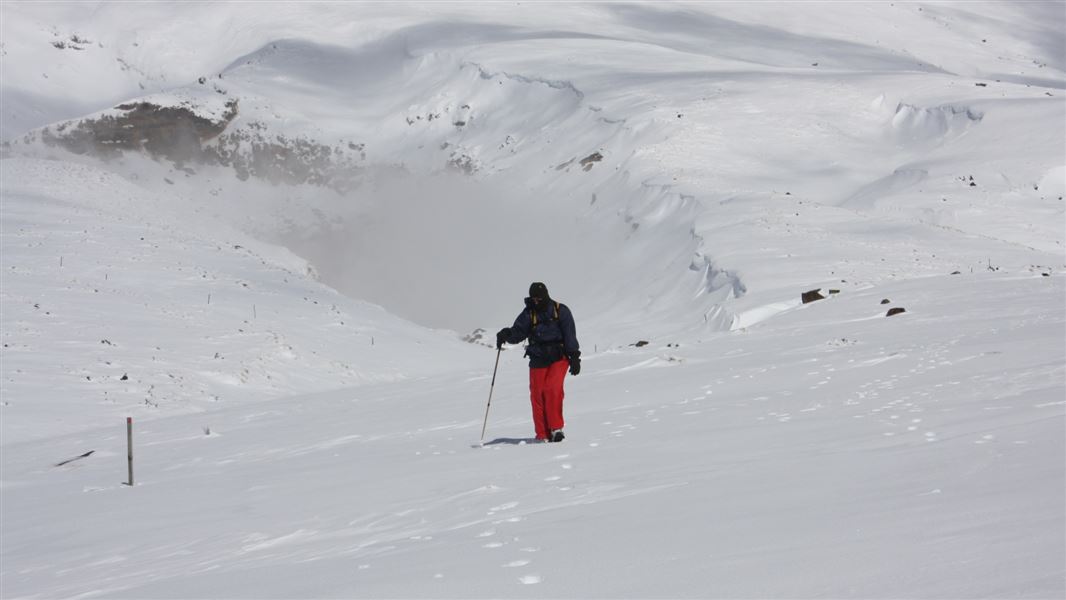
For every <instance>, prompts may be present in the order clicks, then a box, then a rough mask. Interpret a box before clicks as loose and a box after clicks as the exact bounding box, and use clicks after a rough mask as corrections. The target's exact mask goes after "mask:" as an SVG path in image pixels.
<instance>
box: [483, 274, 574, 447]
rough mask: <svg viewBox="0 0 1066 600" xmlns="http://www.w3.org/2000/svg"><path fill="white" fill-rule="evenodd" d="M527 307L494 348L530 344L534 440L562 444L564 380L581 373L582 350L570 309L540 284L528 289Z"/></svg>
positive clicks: (498, 337)
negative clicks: (535, 436)
mask: <svg viewBox="0 0 1066 600" xmlns="http://www.w3.org/2000/svg"><path fill="white" fill-rule="evenodd" d="M525 302H526V307H525V308H524V309H523V310H522V312H521V313H519V314H518V318H516V319H515V320H514V325H511V326H510V327H504V328H503V329H501V330H500V331H499V333H497V334H496V347H497V348H502V347H503V345H504V344H505V343H507V344H517V343H519V342H521V341H522V340H529V344H528V345H527V346H526V354H525V355H526V356H528V357H529V400H530V403H531V404H532V405H533V428H534V429H535V430H536V433H537V439H538V440H540V441H548V442H561V441H563V438H564V437H566V436H564V435H563V379H564V378H565V377H566V372H567V370H569V371H570V374H571V375H577V374H578V373H580V372H581V348H580V346H579V344H578V343H577V332H576V328H575V326H574V315H573V314H571V312H570V308H569V307H567V306H566V305H565V304H563V303H561V302H556V301H555V300H552V298H551V297H550V296H549V295H548V288H547V287H546V286H545V285H544V284H543V283H541V282H539V281H538V282H534V283H533V284H532V285H530V286H529V297H528V298H526V300H525Z"/></svg>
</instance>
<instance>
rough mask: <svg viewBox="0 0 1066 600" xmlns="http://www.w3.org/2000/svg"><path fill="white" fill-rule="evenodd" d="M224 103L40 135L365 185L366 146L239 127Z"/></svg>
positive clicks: (116, 150) (117, 113) (233, 104)
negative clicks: (331, 143)
mask: <svg viewBox="0 0 1066 600" xmlns="http://www.w3.org/2000/svg"><path fill="white" fill-rule="evenodd" d="M219 102H220V103H219V104H218V105H217V106H216V109H215V112H214V113H212V112H210V111H209V110H204V107H203V106H197V105H196V104H194V103H192V102H183V103H181V104H175V105H167V106H161V105H159V104H155V103H153V102H148V101H139V102H131V103H126V104H120V105H119V106H116V107H115V110H113V111H108V112H106V113H104V114H102V115H101V116H98V117H95V118H87V119H81V120H78V121H71V122H67V123H61V124H59V125H55V126H50V127H46V128H44V129H42V130H40V139H41V141H42V142H44V143H45V144H46V145H49V146H56V147H61V148H64V149H66V150H69V151H70V152H74V153H75V154H95V155H97V156H99V157H101V158H104V159H105V160H106V159H111V158H117V157H119V156H120V155H121V153H122V152H142V153H144V154H147V155H148V156H150V157H151V158H153V159H155V160H160V161H162V160H168V161H171V162H173V163H174V165H175V167H176V168H177V169H179V170H183V171H185V172H186V173H188V172H190V169H189V168H188V167H186V166H185V165H186V163H194V164H208V165H221V166H226V167H230V168H232V169H233V170H234V171H235V172H236V174H237V177H238V178H239V179H242V180H246V179H248V178H249V177H258V178H261V179H265V180H267V181H269V182H271V183H274V184H278V183H288V184H298V183H311V184H315V185H321V186H325V187H331V188H334V189H337V190H340V191H344V190H348V189H352V188H353V187H355V186H356V185H357V184H358V181H359V177H360V176H361V172H362V168H361V164H360V162H361V161H365V159H366V152H365V145H364V144H355V143H352V142H348V144H347V148H344V147H342V146H337V147H336V148H333V147H330V146H327V145H324V144H319V143H317V142H314V141H311V140H310V139H306V138H303V137H295V138H290V137H287V136H284V135H270V134H269V133H268V131H269V128H268V127H266V125H264V124H263V123H260V122H259V121H249V122H246V123H243V124H242V126H241V128H239V129H231V128H229V125H230V124H231V123H232V122H233V120H234V119H235V118H236V116H237V114H238V101H237V100H236V99H229V100H226V101H225V103H224V104H221V102H222V101H221V100H220V101H219ZM218 107H221V108H218ZM356 153H358V154H356ZM467 162H468V163H469V164H467V163H466V162H463V161H461V160H460V161H458V164H457V166H458V167H459V168H460V170H476V165H474V164H473V162H472V160H470V159H469V158H467ZM168 183H171V182H169V181H168Z"/></svg>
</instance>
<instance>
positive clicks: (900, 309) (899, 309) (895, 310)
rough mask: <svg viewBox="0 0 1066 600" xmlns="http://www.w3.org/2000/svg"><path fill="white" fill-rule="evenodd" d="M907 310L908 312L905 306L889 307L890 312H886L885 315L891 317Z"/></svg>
mask: <svg viewBox="0 0 1066 600" xmlns="http://www.w3.org/2000/svg"><path fill="white" fill-rule="evenodd" d="M905 312H907V309H905V308H903V307H901V306H897V307H895V308H890V309H888V312H887V313H885V316H886V317H891V316H892V315H898V314H901V313H905Z"/></svg>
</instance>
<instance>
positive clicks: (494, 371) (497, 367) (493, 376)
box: [481, 347, 503, 445]
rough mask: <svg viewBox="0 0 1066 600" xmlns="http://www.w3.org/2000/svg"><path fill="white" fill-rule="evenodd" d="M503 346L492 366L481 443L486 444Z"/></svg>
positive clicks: (498, 349)
mask: <svg viewBox="0 0 1066 600" xmlns="http://www.w3.org/2000/svg"><path fill="white" fill-rule="evenodd" d="M502 351H503V348H502V347H500V348H496V366H495V367H493V368H492V384H491V385H490V386H489V403H488V404H486V405H485V422H484V423H483V424H482V425H481V444H482V445H484V444H485V428H486V427H488V425H489V407H490V406H492V390H493V389H494V388H495V387H496V370H497V369H499V368H500V352H502Z"/></svg>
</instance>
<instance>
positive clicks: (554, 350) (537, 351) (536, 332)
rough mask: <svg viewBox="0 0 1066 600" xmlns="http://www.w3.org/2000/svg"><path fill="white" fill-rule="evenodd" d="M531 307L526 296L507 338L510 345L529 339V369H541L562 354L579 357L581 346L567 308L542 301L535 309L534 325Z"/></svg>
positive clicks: (562, 355) (559, 304) (532, 306)
mask: <svg viewBox="0 0 1066 600" xmlns="http://www.w3.org/2000/svg"><path fill="white" fill-rule="evenodd" d="M534 310H535V308H534V305H533V301H532V300H531V299H529V298H526V307H525V308H524V309H523V310H522V312H521V313H519V314H518V318H516V319H515V320H514V325H511V336H510V337H509V338H508V339H507V343H509V344H518V343H520V342H521V341H522V340H526V339H528V340H529V345H528V346H527V347H526V356H528V357H529V368H531V369H543V368H544V367H547V366H549V365H551V364H552V363H554V362H556V361H558V360H559V359H561V358H563V357H566V358H568V359H574V358H578V357H580V356H581V347H580V345H579V344H578V343H577V330H576V327H575V326H574V315H573V314H572V313H571V312H570V308H569V307H568V306H566V305H565V304H563V303H561V302H556V301H555V300H551V299H548V300H547V301H545V302H542V303H541V307H540V309H539V310H536V325H535V326H534V324H533V321H534V315H533V313H534ZM557 311H558V318H557V317H556V312H557Z"/></svg>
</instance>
